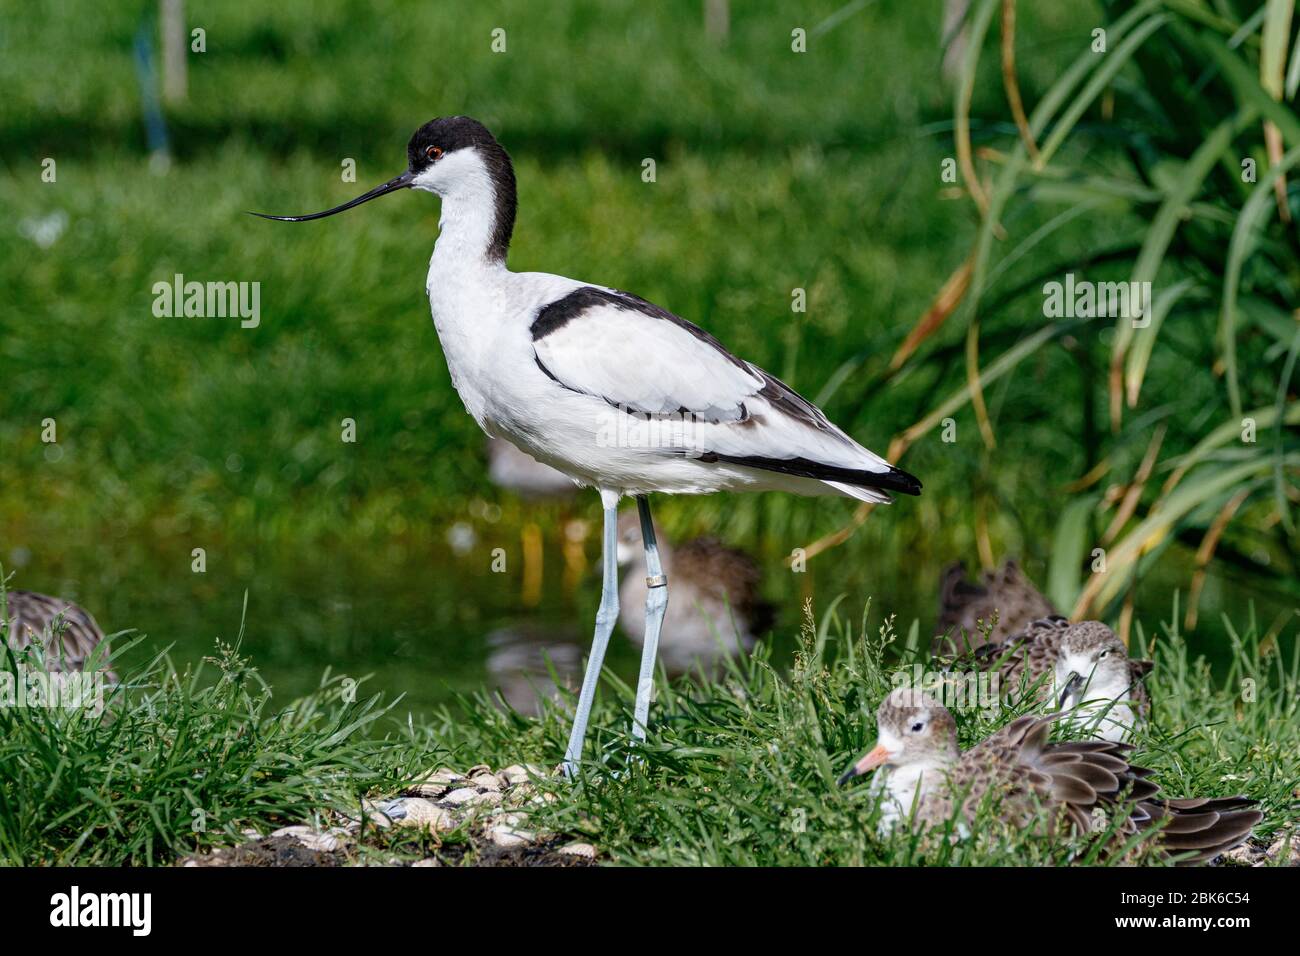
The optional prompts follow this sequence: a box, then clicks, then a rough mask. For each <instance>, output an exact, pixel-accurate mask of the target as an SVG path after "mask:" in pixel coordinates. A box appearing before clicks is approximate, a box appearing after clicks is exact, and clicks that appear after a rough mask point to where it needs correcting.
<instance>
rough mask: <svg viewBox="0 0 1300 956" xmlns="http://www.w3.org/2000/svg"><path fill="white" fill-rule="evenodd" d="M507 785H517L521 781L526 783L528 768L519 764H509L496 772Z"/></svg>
mask: <svg viewBox="0 0 1300 956" xmlns="http://www.w3.org/2000/svg"><path fill="white" fill-rule="evenodd" d="M497 776H499V777H500V778H501V779H502V780H503V781H504V782H505V785H506V786H507V787H517V786H519V785H520V784H522V783H528V768H527V767H524V766H521V765H520V764H517V763H516V764H511V765H510V766H509V767H506V768H505V769H504V770H502V771H501V772H500V773H499V774H497Z"/></svg>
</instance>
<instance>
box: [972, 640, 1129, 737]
mask: <svg viewBox="0 0 1300 956" xmlns="http://www.w3.org/2000/svg"><path fill="white" fill-rule="evenodd" d="M949 667H950V669H951V670H953V671H957V672H962V671H967V670H971V669H974V670H982V671H993V672H996V673H997V675H998V687H999V692H1000V694H1001V696H1002V698H1003V699H1004V700H1007V701H1009V702H1011V703H1018V702H1020V701H1021V700H1022V699H1024V697H1025V696H1026V695H1029V696H1032V697H1033V698H1034V699H1035V700H1037V701H1038V702H1039V703H1041V704H1044V705H1058V704H1059V705H1060V706H1061V707H1062V708H1063V709H1071V708H1072V709H1074V710H1075V711H1076V716H1077V717H1078V718H1079V719H1080V720H1081V721H1082V722H1086V724H1087V726H1088V729H1089V730H1090V731H1091V732H1092V733H1093V735H1094V736H1097V737H1101V738H1103V739H1108V740H1120V739H1122V738H1123V737H1124V736H1125V734H1126V733H1127V732H1128V731H1130V730H1131V729H1132V727H1133V725H1134V723H1135V722H1140V721H1144V720H1145V719H1146V718H1147V716H1148V715H1149V713H1150V709H1151V700H1150V698H1149V696H1148V695H1147V692H1146V687H1145V686H1144V685H1143V683H1142V681H1143V678H1145V677H1146V675H1147V674H1148V673H1149V672H1150V670H1151V667H1152V664H1151V662H1150V661H1144V660H1135V659H1130V658H1129V656H1128V651H1127V649H1126V648H1125V647H1124V643H1123V642H1122V641H1121V640H1120V639H1119V635H1117V634H1116V633H1115V632H1114V631H1112V630H1111V629H1110V628H1109V627H1107V626H1106V625H1105V624H1103V623H1102V622H1101V621H1080V622H1078V623H1076V624H1071V623H1070V622H1069V621H1067V620H1066V619H1065V618H1063V617H1059V616H1058V617H1050V618H1043V619H1041V620H1038V621H1033V622H1032V623H1030V625H1029V626H1028V627H1026V628H1025V629H1024V631H1022V632H1021V633H1019V634H1014V635H1012V636H1011V637H1009V638H1008V639H1007V640H1006V641H1005V642H1004V643H1002V644H984V645H982V646H981V647H979V648H977V649H976V650H975V651H973V652H972V653H970V654H967V655H965V656H963V657H959V658H957V659H956V660H954V661H953V662H952V663H951V664H950V665H949Z"/></svg>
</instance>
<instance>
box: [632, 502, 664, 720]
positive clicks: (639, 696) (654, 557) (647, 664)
mask: <svg viewBox="0 0 1300 956" xmlns="http://www.w3.org/2000/svg"><path fill="white" fill-rule="evenodd" d="M636 508H637V513H638V514H640V516H641V543H642V544H644V545H645V573H646V578H645V583H646V594H645V646H644V647H642V649H641V676H640V677H639V678H638V679H637V685H636V711H635V712H634V715H633V718H632V736H633V737H635V738H636V739H637V740H645V735H646V724H647V721H648V720H649V717H650V698H651V696H652V695H653V694H654V687H655V655H656V654H658V652H659V629H660V627H662V626H663V623H664V612H665V611H667V610H668V578H667V576H665V575H664V569H663V565H662V564H660V562H659V544H658V542H656V541H655V526H654V522H653V521H651V520H650V500H649V499H648V498H647V497H646V496H645V495H637V499H636Z"/></svg>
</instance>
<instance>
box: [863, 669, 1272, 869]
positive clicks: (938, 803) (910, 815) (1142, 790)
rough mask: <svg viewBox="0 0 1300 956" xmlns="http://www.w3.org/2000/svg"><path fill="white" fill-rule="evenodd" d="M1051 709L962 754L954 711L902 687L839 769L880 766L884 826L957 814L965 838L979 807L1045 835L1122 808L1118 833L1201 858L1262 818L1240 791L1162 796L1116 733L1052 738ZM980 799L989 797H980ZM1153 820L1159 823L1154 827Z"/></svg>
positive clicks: (1088, 825) (1187, 859) (1181, 857)
mask: <svg viewBox="0 0 1300 956" xmlns="http://www.w3.org/2000/svg"><path fill="white" fill-rule="evenodd" d="M1054 722H1055V718H1054V717H1035V716H1033V715H1028V716H1023V717H1018V718H1016V719H1015V720H1013V721H1012V722H1011V723H1010V724H1008V725H1007V726H1005V727H1003V728H1002V729H1001V730H999V731H997V732H996V733H994V734H993V735H992V736H990V737H989V738H988V739H987V740H984V741H983V742H982V743H979V744H977V745H976V746H974V747H972V748H971V749H970V750H968V751H966V752H965V753H962V752H961V751H960V750H959V749H958V746H957V724H956V722H955V721H954V720H953V717H952V714H950V713H948V711H947V710H946V709H944V708H943V707H942V706H940V705H939V704H938V703H936V702H935V701H934V700H932V699H931V698H929V697H928V696H926V695H925V694H923V693H922V692H920V691H918V690H914V689H912V688H907V687H900V688H898V689H896V690H894V691H893V692H891V693H890V694H889V696H888V697H886V698H885V700H884V703H882V704H881V705H880V709H879V711H878V712H877V715H876V724H877V730H878V733H879V737H878V740H877V742H876V746H875V747H873V748H872V749H871V750H870V751H868V752H867V754H866V755H865V756H864V757H862V759H860V760H859V761H858V762H857V763H856V764H854V765H853V766H852V767H851V768H850V769H849V770H848V771H847V772H846V773H845V774H844V775H843V776H842V777H840V781H839V782H840V783H841V784H843V783H847V782H848V781H849V780H850V779H852V778H853V777H856V776H858V775H860V774H864V773H866V772H868V771H870V770H873V769H875V768H877V767H880V768H882V773H884V774H885V780H884V783H883V784H881V785H878V786H879V788H880V789H883V790H884V791H885V796H884V798H883V803H882V805H881V809H882V811H883V813H884V817H883V819H882V824H881V826H882V829H884V830H892V829H893V828H895V827H897V826H898V825H899V824H900V823H910V824H911V825H912V826H915V827H918V828H921V829H928V828H931V827H937V826H942V825H943V824H945V823H946V822H947V821H948V820H950V819H953V818H954V817H956V818H957V824H958V827H957V830H958V833H959V834H960V835H961V836H963V837H966V836H969V835H970V833H971V827H972V826H973V825H974V824H975V821H976V818H977V815H978V813H979V811H980V809H981V808H982V807H985V806H988V807H991V808H992V810H993V811H994V812H995V813H996V815H997V817H998V818H999V819H1000V820H1001V821H1002V822H1003V823H1004V824H1005V825H1006V826H1008V827H1009V828H1013V829H1016V830H1026V829H1029V830H1032V831H1033V832H1035V833H1039V834H1044V835H1048V836H1068V835H1071V834H1079V835H1083V834H1087V833H1089V832H1093V831H1095V830H1096V829H1097V822H1098V817H1099V816H1102V817H1105V818H1113V817H1114V816H1115V815H1119V825H1118V826H1117V827H1116V830H1117V833H1116V834H1115V837H1114V839H1115V840H1116V841H1117V842H1120V841H1126V840H1127V839H1128V838H1129V837H1131V836H1133V835H1134V834H1138V833H1142V832H1145V831H1147V830H1150V831H1151V839H1153V840H1155V841H1156V843H1157V845H1158V846H1159V847H1160V849H1161V850H1162V851H1163V852H1164V853H1165V854H1167V855H1169V856H1172V857H1176V858H1178V861H1179V862H1183V863H1201V862H1204V861H1206V860H1209V859H1212V858H1214V857H1216V856H1218V855H1219V854H1221V853H1223V852H1225V851H1227V850H1230V849H1232V848H1233V847H1235V846H1237V845H1238V844H1239V843H1241V842H1242V841H1244V840H1245V839H1246V837H1247V836H1249V835H1250V830H1251V827H1253V826H1254V825H1255V824H1257V823H1258V822H1259V821H1260V820H1261V819H1263V814H1262V813H1260V811H1259V810H1256V809H1254V807H1255V804H1256V801H1254V800H1250V799H1248V798H1246V797H1219V798H1190V799H1167V798H1164V797H1162V796H1160V788H1159V787H1158V786H1156V784H1154V783H1152V782H1151V781H1150V780H1149V779H1147V778H1148V777H1149V776H1150V774H1151V771H1149V770H1147V769H1145V768H1142V767H1135V766H1133V765H1132V764H1130V763H1129V762H1128V759H1127V755H1128V754H1129V753H1130V752H1131V750H1132V748H1131V747H1129V746H1128V745H1127V744H1122V743H1116V742H1113V741H1097V740H1089V741H1071V742H1067V743H1049V742H1048V739H1047V738H1048V733H1049V732H1050V730H1051V727H1052V725H1053V723H1054ZM986 801H988V803H987V804H986ZM1156 827H1159V829H1158V830H1157V829H1155V828H1156Z"/></svg>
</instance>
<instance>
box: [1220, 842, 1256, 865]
mask: <svg viewBox="0 0 1300 956" xmlns="http://www.w3.org/2000/svg"><path fill="white" fill-rule="evenodd" d="M1258 855H1259V851H1258V850H1256V849H1255V848H1254V847H1252V846H1250V845H1249V844H1246V843H1243V844H1242V845H1241V846H1238V847H1233V848H1232V849H1231V850H1229V851H1228V852H1227V853H1225V854H1223V859H1224V860H1225V861H1226V862H1230V863H1236V864H1237V865H1239V866H1254V864H1255V860H1256V858H1257V857H1258Z"/></svg>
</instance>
